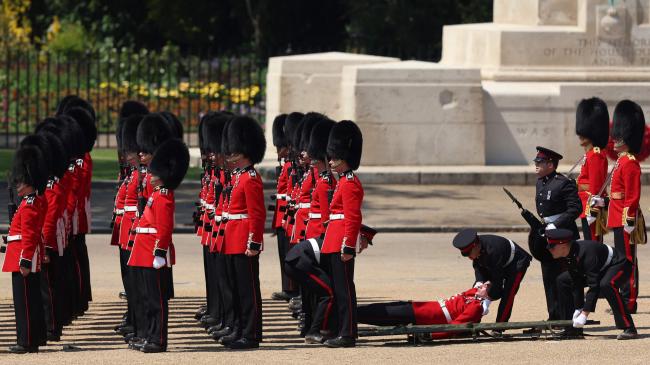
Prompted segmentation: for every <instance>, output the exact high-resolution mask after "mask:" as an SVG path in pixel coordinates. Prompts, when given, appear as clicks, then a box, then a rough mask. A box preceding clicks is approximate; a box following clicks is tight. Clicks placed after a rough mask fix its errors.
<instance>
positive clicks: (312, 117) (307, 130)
mask: <svg viewBox="0 0 650 365" xmlns="http://www.w3.org/2000/svg"><path fill="white" fill-rule="evenodd" d="M323 120H327V117H326V116H324V115H323V114H320V113H315V112H311V113H307V114H305V117H304V118H302V121H303V123H302V125H301V126H300V139H299V141H297V142H298V143H297V144H296V146H297V150H298V151H300V152H302V151H307V148H309V137H310V136H311V131H312V129H314V126H315V125H316V124H317V123H318V122H321V121H323Z"/></svg>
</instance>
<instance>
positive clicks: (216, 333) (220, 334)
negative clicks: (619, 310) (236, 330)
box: [210, 326, 233, 340]
mask: <svg viewBox="0 0 650 365" xmlns="http://www.w3.org/2000/svg"><path fill="white" fill-rule="evenodd" d="M232 332H233V329H232V327H228V326H226V327H224V328H222V329H220V330H218V331H214V332H212V333H211V334H210V336H212V338H214V339H215V340H219V339H220V338H221V337H225V336H228V335H229V334H231V333H232Z"/></svg>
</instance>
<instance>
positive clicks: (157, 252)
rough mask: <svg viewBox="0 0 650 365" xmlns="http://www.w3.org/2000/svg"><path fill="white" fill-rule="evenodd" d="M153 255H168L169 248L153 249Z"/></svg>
mask: <svg viewBox="0 0 650 365" xmlns="http://www.w3.org/2000/svg"><path fill="white" fill-rule="evenodd" d="M153 255H154V256H157V257H167V250H163V249H162V248H157V249H155V250H154V251H153Z"/></svg>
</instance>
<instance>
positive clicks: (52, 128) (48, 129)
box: [35, 117, 75, 166]
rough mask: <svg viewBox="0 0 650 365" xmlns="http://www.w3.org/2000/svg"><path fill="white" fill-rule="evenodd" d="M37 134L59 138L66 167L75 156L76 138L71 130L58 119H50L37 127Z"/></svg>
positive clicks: (46, 119) (44, 120)
mask: <svg viewBox="0 0 650 365" xmlns="http://www.w3.org/2000/svg"><path fill="white" fill-rule="evenodd" d="M35 133H36V134H44V133H51V134H53V135H55V136H56V137H58V138H59V140H60V141H61V143H62V144H63V148H64V157H65V163H66V166H67V165H68V163H69V161H70V160H71V159H72V157H73V154H74V148H73V145H74V143H75V142H74V138H73V136H72V133H71V132H70V130H69V129H67V128H65V126H64V123H63V122H62V121H61V120H59V119H58V118H52V117H48V118H45V119H43V121H41V122H40V123H38V124H37V125H36V129H35Z"/></svg>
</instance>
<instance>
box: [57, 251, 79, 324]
mask: <svg viewBox="0 0 650 365" xmlns="http://www.w3.org/2000/svg"><path fill="white" fill-rule="evenodd" d="M72 251H73V247H72V244H71V243H70V244H68V246H67V247H66V248H65V250H64V251H63V256H62V257H61V260H60V261H61V273H62V275H61V276H62V278H63V279H62V280H63V293H62V296H63V302H64V305H63V308H62V316H63V317H62V319H61V321H62V322H63V325H64V326H67V325H69V324H70V323H71V322H72V318H73V317H74V315H75V308H76V306H77V303H78V300H77V297H78V296H79V285H77V283H78V282H77V280H75V271H76V270H77V264H76V261H75V258H74V254H73V253H72Z"/></svg>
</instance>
